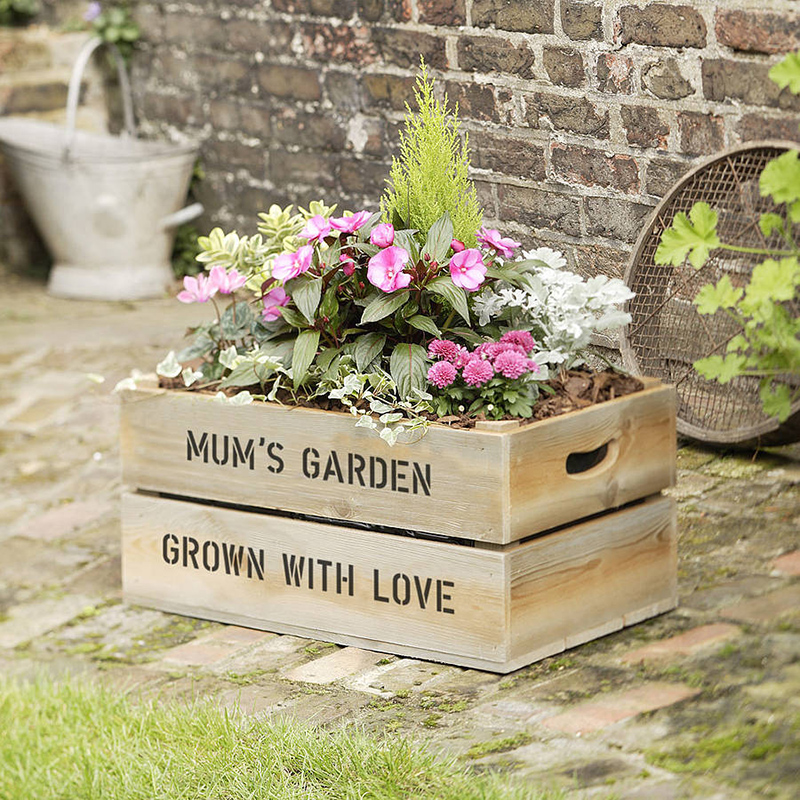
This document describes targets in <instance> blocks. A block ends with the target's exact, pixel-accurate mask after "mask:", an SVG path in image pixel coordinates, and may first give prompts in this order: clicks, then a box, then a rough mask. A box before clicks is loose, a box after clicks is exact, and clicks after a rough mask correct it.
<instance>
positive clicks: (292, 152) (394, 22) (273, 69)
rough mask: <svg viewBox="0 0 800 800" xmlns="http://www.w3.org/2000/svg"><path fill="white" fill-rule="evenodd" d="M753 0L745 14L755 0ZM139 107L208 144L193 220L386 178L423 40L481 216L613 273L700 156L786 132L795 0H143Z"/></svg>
mask: <svg viewBox="0 0 800 800" xmlns="http://www.w3.org/2000/svg"><path fill="white" fill-rule="evenodd" d="M756 9H757V10H756ZM136 13H137V16H138V19H139V21H140V24H141V26H142V29H143V32H144V36H145V40H144V47H143V50H142V52H141V53H140V55H139V56H138V58H137V63H136V70H135V73H136V81H135V83H136V86H137V93H138V97H137V99H138V112H139V115H140V118H141V120H142V122H143V124H144V127H145V129H146V130H147V131H148V132H149V133H151V134H161V135H163V134H165V133H166V134H172V133H175V132H181V133H185V134H190V135H192V136H197V137H200V138H202V139H203V140H204V142H205V144H204V147H203V158H204V162H205V166H206V170H207V175H208V177H207V180H206V181H205V184H204V186H203V187H202V190H201V192H202V195H203V197H202V199H203V201H204V202H205V204H206V206H207V208H208V209H209V212H210V213H209V215H208V218H207V219H206V220H205V224H206V225H211V224H212V223H215V224H216V223H220V224H222V225H223V226H225V225H227V226H239V227H241V228H242V229H243V230H245V231H250V232H252V231H253V229H254V218H255V213H256V212H257V211H258V210H261V209H264V208H265V207H266V206H268V205H269V204H270V203H272V202H277V203H281V204H286V203H289V202H300V203H305V202H306V201H308V200H310V199H313V198H315V197H319V196H324V197H325V198H333V199H335V200H338V201H339V202H340V203H342V204H343V205H344V206H346V207H348V208H351V209H357V208H361V207H362V206H367V207H373V208H374V207H375V206H376V203H377V200H378V198H379V196H380V194H381V192H382V188H383V182H384V179H385V177H386V175H387V172H388V164H389V161H390V158H391V154H392V152H393V150H394V148H395V147H396V143H397V128H398V124H399V122H400V120H401V119H402V114H403V103H404V102H405V101H406V100H408V99H410V97H411V87H412V85H413V77H414V75H415V67H416V66H417V63H418V59H419V54H420V53H421V54H423V55H424V56H425V59H426V61H427V62H428V64H429V65H430V67H431V68H432V72H433V75H434V76H435V78H436V82H437V87H438V90H440V91H444V90H446V91H447V93H448V95H449V98H450V100H451V101H457V102H458V104H459V109H460V115H461V118H462V120H463V127H464V129H465V130H467V131H469V137H470V144H471V147H472V158H473V166H474V174H473V177H474V179H475V181H476V183H477V186H478V190H479V196H480V199H481V200H482V203H483V205H484V208H485V215H486V218H487V219H488V220H489V221H490V222H492V223H494V224H496V225H497V226H498V227H501V228H502V229H503V231H504V232H506V233H507V234H512V235H516V236H518V237H519V238H521V239H522V240H523V241H524V242H525V244H547V245H550V246H553V247H557V248H560V249H563V250H564V251H565V252H566V253H567V255H568V257H569V259H570V261H571V263H572V265H573V267H575V268H577V269H578V270H579V271H581V272H584V273H594V272H596V271H598V270H599V271H602V272H605V273H607V274H610V275H620V274H621V273H622V270H623V269H624V265H625V262H626V260H627V257H628V255H629V253H630V250H631V246H632V243H633V242H634V240H635V238H636V236H637V233H638V231H639V229H640V226H641V224H642V222H643V220H644V219H645V218H646V217H647V215H648V213H649V212H650V210H651V208H652V207H653V206H654V205H655V203H656V202H657V201H658V199H659V197H661V196H662V195H663V194H664V192H665V191H666V190H667V188H668V187H669V186H670V185H671V184H672V183H673V182H674V181H675V180H676V179H677V178H678V177H679V176H680V175H681V174H682V173H683V172H684V171H686V170H687V169H688V168H689V167H690V166H691V165H692V164H693V163H694V160H695V159H696V158H697V157H699V156H703V155H706V154H710V153H713V152H715V151H717V150H719V149H721V148H723V147H726V146H729V145H733V144H735V143H738V142H741V141H744V140H752V139H758V138H765V137H780V138H792V139H794V140H797V139H798V122H800V100H798V99H797V98H795V97H793V96H792V95H790V94H789V93H788V91H784V92H779V91H778V90H777V88H776V87H775V86H774V85H773V84H772V83H771V82H770V81H769V80H768V78H767V70H768V69H769V66H770V65H771V64H773V63H774V62H775V61H777V60H778V58H779V56H780V55H781V54H783V53H785V52H787V51H788V50H790V49H794V48H797V47H799V46H800V2H796V0H762V2H759V3H754V2H745V1H744V0H724V2H719V3H713V2H704V0H699V1H698V2H694V3H691V4H690V3H688V2H684V3H681V2H677V1H674V2H673V1H669V0H668V1H667V2H652V3H647V2H644V1H643V0H606V1H605V2H600V0H263V1H262V2H258V1H257V0H253V2H248V0H169V1H168V2H167V1H166V0H164V1H160V0H159V1H155V0H140V1H139V2H138V4H137V9H136Z"/></svg>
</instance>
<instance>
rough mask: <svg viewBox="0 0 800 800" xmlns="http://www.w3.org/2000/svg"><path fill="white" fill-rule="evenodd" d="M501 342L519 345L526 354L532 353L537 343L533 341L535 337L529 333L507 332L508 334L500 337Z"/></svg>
mask: <svg viewBox="0 0 800 800" xmlns="http://www.w3.org/2000/svg"><path fill="white" fill-rule="evenodd" d="M500 341H501V342H511V343H512V344H518V345H519V346H520V347H521V348H522V349H523V350H524V351H525V353H526V354H527V353H530V351H531V350H533V348H534V347H536V342H534V341H533V336H531V335H530V333H528V331H506V333H504V334H503V335H502V336H501V337H500Z"/></svg>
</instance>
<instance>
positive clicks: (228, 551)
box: [222, 542, 244, 575]
mask: <svg viewBox="0 0 800 800" xmlns="http://www.w3.org/2000/svg"><path fill="white" fill-rule="evenodd" d="M222 557H223V558H222V560H223V561H224V563H225V573H226V574H227V575H230V574H231V570H233V574H234V575H239V573H240V572H241V569H242V560H243V559H244V547H243V546H242V545H239V549H238V550H237V549H236V545H235V544H225V543H224V542H223V544H222Z"/></svg>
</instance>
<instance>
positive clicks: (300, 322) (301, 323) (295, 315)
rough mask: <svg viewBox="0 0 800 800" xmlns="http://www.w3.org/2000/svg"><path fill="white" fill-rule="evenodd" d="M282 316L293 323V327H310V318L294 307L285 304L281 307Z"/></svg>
mask: <svg viewBox="0 0 800 800" xmlns="http://www.w3.org/2000/svg"><path fill="white" fill-rule="evenodd" d="M281 317H282V318H283V319H284V320H285V321H286V322H287V324H289V325H291V326H292V327H293V328H306V327H308V320H307V319H306V318H305V317H304V316H303V315H302V314H301V313H300V312H299V311H296V310H295V309H294V308H289V307H288V306H284V307H283V308H282V309H281Z"/></svg>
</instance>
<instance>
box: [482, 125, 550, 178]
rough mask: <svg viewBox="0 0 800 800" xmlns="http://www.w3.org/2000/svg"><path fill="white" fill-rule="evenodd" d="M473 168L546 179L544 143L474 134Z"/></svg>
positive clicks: (520, 176)
mask: <svg viewBox="0 0 800 800" xmlns="http://www.w3.org/2000/svg"><path fill="white" fill-rule="evenodd" d="M469 145H470V153H471V156H472V166H473V167H475V168H477V169H488V170H491V171H492V172H500V173H503V174H505V175H513V176H514V177H517V178H527V179H529V180H534V181H543V180H544V179H545V177H546V176H545V156H544V148H543V147H542V145H541V144H537V143H534V142H531V141H529V140H528V139H519V138H516V137H513V136H509V135H506V134H499V133H497V134H496V133H491V132H489V131H474V132H472V133H471V134H470V137H469Z"/></svg>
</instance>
